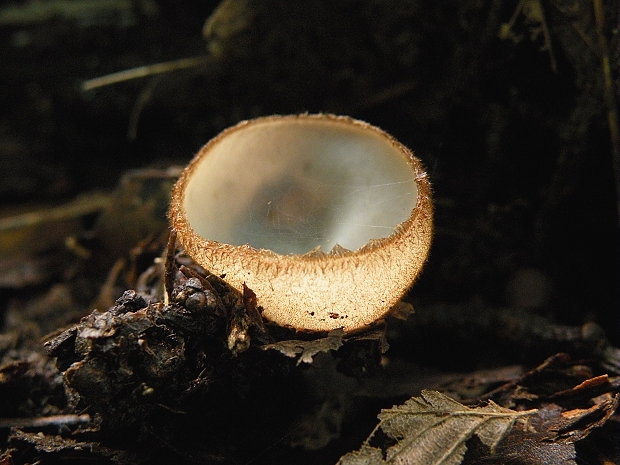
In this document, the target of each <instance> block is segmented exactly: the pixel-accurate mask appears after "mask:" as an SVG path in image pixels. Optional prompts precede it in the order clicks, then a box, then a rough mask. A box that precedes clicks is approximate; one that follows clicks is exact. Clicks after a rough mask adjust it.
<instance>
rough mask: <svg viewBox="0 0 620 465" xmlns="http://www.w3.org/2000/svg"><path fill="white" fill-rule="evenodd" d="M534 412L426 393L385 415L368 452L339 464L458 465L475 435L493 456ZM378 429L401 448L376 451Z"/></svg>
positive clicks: (364, 449) (367, 444) (352, 455)
mask: <svg viewBox="0 0 620 465" xmlns="http://www.w3.org/2000/svg"><path fill="white" fill-rule="evenodd" d="M533 413H535V410H530V411H526V412H515V411H513V410H509V409H506V408H503V407H500V406H499V405H497V404H495V403H494V402H490V403H489V404H488V405H486V406H484V407H478V408H470V407H467V406H465V405H463V404H461V403H459V402H457V401H455V400H453V399H451V398H449V397H447V396H446V395H444V394H441V393H440V392H437V391H427V390H424V391H422V396H421V397H412V398H411V399H409V400H408V401H406V402H405V403H404V404H403V405H397V406H395V407H393V408H391V409H387V410H383V411H382V412H381V413H380V414H379V416H378V417H379V420H380V422H379V425H378V426H377V427H376V428H375V430H374V431H373V433H372V434H371V435H370V436H369V438H368V439H367V440H366V442H365V444H364V445H363V446H362V448H361V449H360V450H358V451H356V452H352V453H349V454H346V455H345V456H343V457H342V458H341V459H340V461H339V462H338V464H339V465H362V464H363V465H380V464H402V465H458V464H459V463H461V461H462V460H463V457H464V456H465V452H466V451H467V447H466V445H465V443H466V442H467V440H469V439H470V438H471V437H472V436H473V435H476V436H477V437H478V438H479V439H480V441H482V443H483V444H485V445H486V446H487V447H489V448H490V449H491V451H493V450H494V449H495V447H496V446H497V444H498V443H499V442H500V441H501V439H502V438H503V437H504V436H505V435H506V433H508V431H510V429H511V428H512V426H513V425H514V423H515V422H516V421H517V420H518V419H519V418H522V417H524V416H527V415H531V414H533ZM378 430H381V431H382V432H383V433H385V434H386V435H387V436H388V437H389V438H391V439H393V440H396V443H395V444H393V445H390V446H388V447H387V448H385V449H379V448H377V447H373V446H371V445H370V441H371V440H372V439H373V437H374V436H375V433H376V432H377V431H378ZM384 457H385V458H384Z"/></svg>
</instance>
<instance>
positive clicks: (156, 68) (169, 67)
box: [82, 55, 210, 92]
mask: <svg viewBox="0 0 620 465" xmlns="http://www.w3.org/2000/svg"><path fill="white" fill-rule="evenodd" d="M209 59H210V57H209V56H206V55H201V56H197V57H190V58H180V59H178V60H172V61H166V62H164V63H155V64H152V65H145V66H138V67H137V68H131V69H126V70H124V71H119V72H117V73H112V74H106V75H105V76H101V77H97V78H94V79H89V80H88V81H84V83H82V90H83V91H84V92H86V91H89V90H92V89H96V88H98V87H104V86H109V85H112V84H117V83H119V82H124V81H130V80H132V79H140V78H144V77H147V76H153V75H155V74H162V73H169V72H171V71H177V70H179V69H186V68H193V67H196V66H199V65H201V64H204V63H207V62H208V61H209Z"/></svg>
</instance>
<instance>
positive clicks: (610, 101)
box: [592, 0, 620, 219]
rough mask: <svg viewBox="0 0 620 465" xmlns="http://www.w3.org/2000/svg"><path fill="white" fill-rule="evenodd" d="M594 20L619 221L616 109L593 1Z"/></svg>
mask: <svg viewBox="0 0 620 465" xmlns="http://www.w3.org/2000/svg"><path fill="white" fill-rule="evenodd" d="M592 7H593V9H594V19H595V22H596V35H597V37H598V45H599V48H600V51H601V67H602V71H603V91H604V96H605V103H606V105H607V124H608V125H609V137H610V139H611V148H612V150H613V154H612V166H613V170H614V180H615V183H616V196H617V198H616V201H617V202H618V214H619V219H620V130H619V129H618V109H617V107H616V101H615V100H616V99H615V97H614V87H613V78H612V73H611V65H610V59H609V48H608V46H607V40H606V38H605V14H604V12H603V5H602V4H601V0H593V1H592Z"/></svg>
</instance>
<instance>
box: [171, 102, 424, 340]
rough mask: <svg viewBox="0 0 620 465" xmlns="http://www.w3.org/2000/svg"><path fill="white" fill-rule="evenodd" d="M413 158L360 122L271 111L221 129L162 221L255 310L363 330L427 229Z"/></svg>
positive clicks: (420, 254)
mask: <svg viewBox="0 0 620 465" xmlns="http://www.w3.org/2000/svg"><path fill="white" fill-rule="evenodd" d="M432 216H433V214H432V203H431V187H430V183H429V181H428V179H427V175H426V173H425V172H424V170H423V168H422V166H421V163H420V161H419V160H418V159H417V158H415V157H414V155H413V154H412V152H411V151H410V150H409V149H407V148H406V147H404V146H403V145H402V144H400V143H399V142H398V141H396V140H395V139H394V138H393V137H391V136H390V135H388V134H386V133H385V132H383V131H381V130H380V129H378V128H376V127H373V126H371V125H369V124H367V123H364V122H362V121H357V120H354V119H351V118H348V117H341V116H333V115H327V114H318V115H308V114H303V115H292V116H270V117H265V118H258V119H255V120H250V121H243V122H241V123H239V124H237V125H236V126H234V127H232V128H229V129H226V130H225V131H223V132H222V133H220V134H219V135H218V136H216V137H215V138H214V139H212V140H211V141H210V142H209V143H207V145H205V146H204V147H203V148H202V149H201V150H200V152H199V153H198V155H196V157H195V158H194V160H193V161H192V162H191V163H190V164H189V166H188V167H187V168H186V169H185V171H184V172H183V174H182V175H181V177H180V178H179V180H178V182H177V184H176V185H175V187H174V190H173V194H172V203H171V207H170V221H171V224H172V227H173V228H175V229H176V231H177V234H178V238H179V241H180V242H181V244H182V245H183V246H184V247H185V249H186V251H187V253H188V254H189V255H190V256H191V257H192V258H193V259H194V260H195V261H196V262H197V263H198V264H199V265H201V266H203V267H204V268H205V269H207V270H208V271H210V272H211V273H213V274H217V275H225V280H226V281H227V282H228V283H229V284H231V285H232V286H233V287H235V288H236V289H239V290H241V289H242V287H243V284H244V283H245V284H246V285H247V286H248V287H249V288H250V289H252V290H253V291H254V292H255V293H256V296H257V298H258V305H260V306H262V307H263V317H265V318H266V319H268V320H270V321H272V322H274V323H277V324H279V325H282V326H289V327H293V328H296V329H298V330H306V331H329V330H332V329H336V328H340V327H342V328H344V329H345V331H352V330H355V329H359V328H362V327H364V326H366V325H369V324H370V323H372V322H374V321H375V320H377V319H379V318H381V317H382V316H384V315H385V314H386V313H387V312H388V311H389V310H390V308H391V307H392V306H393V305H395V304H396V303H398V301H399V299H400V298H401V297H402V295H403V294H404V292H405V291H406V290H407V289H408V288H409V286H411V284H412V283H413V281H414V279H415V277H416V276H417V275H418V273H419V271H420V269H421V268H422V265H423V264H424V261H425V260H426V257H427V254H428V250H429V247H430V243H431V236H432V229H433V226H432Z"/></svg>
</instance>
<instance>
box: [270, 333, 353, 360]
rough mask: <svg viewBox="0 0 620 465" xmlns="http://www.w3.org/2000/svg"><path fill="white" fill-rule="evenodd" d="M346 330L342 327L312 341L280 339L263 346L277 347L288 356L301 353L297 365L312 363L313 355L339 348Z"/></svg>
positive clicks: (276, 348)
mask: <svg viewBox="0 0 620 465" xmlns="http://www.w3.org/2000/svg"><path fill="white" fill-rule="evenodd" d="M343 336H344V330H343V329H342V328H338V329H335V330H333V331H330V332H329V333H327V337H324V338H321V339H315V340H312V341H300V340H289V341H280V342H275V343H273V344H267V345H264V346H262V349H263V350H270V349H275V350H278V351H280V352H281V353H283V354H284V355H286V356H287V357H291V358H292V357H296V356H297V355H299V359H298V360H297V365H299V364H300V363H302V362H303V363H312V359H313V357H314V356H315V355H316V354H318V353H319V352H329V351H330V350H338V349H339V348H340V346H342V337H343Z"/></svg>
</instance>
